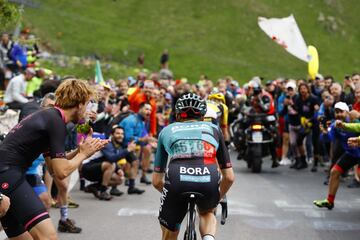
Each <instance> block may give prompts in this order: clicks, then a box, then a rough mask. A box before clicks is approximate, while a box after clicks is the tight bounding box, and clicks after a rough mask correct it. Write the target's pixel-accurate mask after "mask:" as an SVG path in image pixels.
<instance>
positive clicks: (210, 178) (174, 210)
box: [159, 162, 220, 231]
mask: <svg viewBox="0 0 360 240" xmlns="http://www.w3.org/2000/svg"><path fill="white" fill-rule="evenodd" d="M219 182H220V173H219V172H218V170H217V164H211V165H204V164H202V165H200V164H194V165H189V164H188V162H184V163H181V162H175V163H174V162H172V163H170V164H169V168H168V171H167V173H166V177H165V185H164V188H163V192H162V194H161V198H160V209H159V222H160V224H161V225H163V226H164V227H166V228H167V229H169V230H170V231H178V230H179V229H180V224H181V222H182V220H183V219H184V217H185V215H186V212H187V209H188V203H187V199H186V198H185V197H184V196H182V193H184V192H198V193H201V194H202V195H203V196H204V197H203V198H200V199H197V202H196V205H197V207H198V209H199V210H200V211H206V210H210V209H213V208H215V207H216V206H217V204H218V203H219V200H220V199H219V198H220V192H219Z"/></svg>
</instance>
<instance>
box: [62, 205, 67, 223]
mask: <svg viewBox="0 0 360 240" xmlns="http://www.w3.org/2000/svg"><path fill="white" fill-rule="evenodd" d="M60 216H61V221H64V222H65V221H66V219H68V206H67V205H65V206H61V207H60Z"/></svg>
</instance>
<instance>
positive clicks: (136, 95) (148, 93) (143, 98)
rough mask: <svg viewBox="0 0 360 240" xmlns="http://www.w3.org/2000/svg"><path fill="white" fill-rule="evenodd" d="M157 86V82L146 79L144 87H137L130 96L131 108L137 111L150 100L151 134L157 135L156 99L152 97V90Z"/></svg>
mask: <svg viewBox="0 0 360 240" xmlns="http://www.w3.org/2000/svg"><path fill="white" fill-rule="evenodd" d="M154 88H155V84H154V82H153V81H152V80H145V81H144V86H143V88H136V89H135V91H134V92H133V93H132V94H131V95H130V96H129V97H128V100H129V103H130V109H131V110H132V111H134V112H135V113H137V112H138V111H139V108H140V105H141V104H142V103H145V102H148V103H149V104H150V105H151V109H152V110H151V113H150V122H149V125H150V128H149V134H150V135H151V136H152V137H154V136H156V132H157V131H156V109H157V107H156V101H155V99H154V98H153V97H152V92H153V90H154Z"/></svg>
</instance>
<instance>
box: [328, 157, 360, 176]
mask: <svg viewBox="0 0 360 240" xmlns="http://www.w3.org/2000/svg"><path fill="white" fill-rule="evenodd" d="M356 164H360V158H357V157H354V156H351V155H350V154H348V153H344V154H343V155H341V157H340V158H339V159H338V160H337V162H336V164H335V166H334V168H335V169H337V170H338V171H340V172H341V173H345V172H347V171H348V170H350V168H352V167H354V166H355V165H356Z"/></svg>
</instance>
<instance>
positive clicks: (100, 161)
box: [81, 125, 144, 201]
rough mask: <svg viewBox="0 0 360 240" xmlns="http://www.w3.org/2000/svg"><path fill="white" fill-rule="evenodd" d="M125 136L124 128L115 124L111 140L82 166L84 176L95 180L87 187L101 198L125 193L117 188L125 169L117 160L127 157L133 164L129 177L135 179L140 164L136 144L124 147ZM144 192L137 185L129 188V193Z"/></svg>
mask: <svg viewBox="0 0 360 240" xmlns="http://www.w3.org/2000/svg"><path fill="white" fill-rule="evenodd" d="M123 138H124V130H123V129H122V128H120V127H119V126H116V125H115V126H114V128H113V130H112V132H111V142H110V143H109V144H108V145H106V147H105V148H104V149H102V150H101V151H100V152H98V153H97V154H96V156H94V157H93V158H91V159H89V160H88V161H87V162H85V163H84V164H83V166H82V168H81V173H82V175H83V177H84V178H85V179H87V180H89V181H92V182H95V183H94V184H91V185H89V186H87V187H86V188H87V189H88V190H89V191H90V192H92V193H93V194H94V196H95V197H97V198H99V199H100V200H106V201H108V200H111V199H112V196H121V195H122V194H123V193H122V192H120V191H119V190H118V189H117V188H116V186H118V185H120V184H121V183H122V179H123V177H124V174H123V171H122V170H121V169H119V168H118V167H117V162H118V161H119V160H120V159H122V158H126V159H127V163H128V164H130V165H132V166H133V169H132V171H130V172H131V173H130V175H129V176H130V177H129V178H130V179H134V177H135V176H136V175H135V176H134V174H136V172H137V168H138V166H139V165H138V161H137V160H136V157H135V155H134V151H135V148H136V144H135V143H130V144H129V145H128V146H127V147H126V148H124V147H123V145H122V140H123ZM130 181H132V180H130ZM132 182H134V181H132ZM109 186H111V190H110V193H108V192H107V189H108V187H109ZM143 192H144V191H143V190H140V189H137V188H135V186H129V189H128V194H134V193H137V194H141V193H143Z"/></svg>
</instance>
